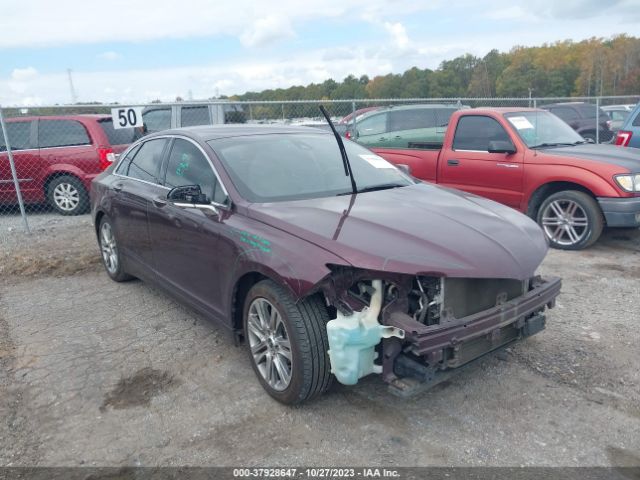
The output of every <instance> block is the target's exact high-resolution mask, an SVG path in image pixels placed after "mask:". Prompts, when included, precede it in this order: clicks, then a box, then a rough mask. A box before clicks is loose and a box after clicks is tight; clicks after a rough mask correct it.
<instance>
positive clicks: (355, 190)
mask: <svg viewBox="0 0 640 480" xmlns="http://www.w3.org/2000/svg"><path fill="white" fill-rule="evenodd" d="M320 111H321V112H322V115H324V118H326V119H327V123H329V126H330V127H331V131H332V132H333V136H334V137H336V142H338V149H339V150H340V155H341V156H342V164H343V165H344V174H345V176H347V177H349V179H350V180H351V194H352V195H355V194H356V193H358V188H357V187H356V180H355V178H353V170H352V169H351V163H350V162H349V157H348V156H347V149H346V148H344V142H343V141H342V138H341V137H340V134H339V133H338V131H337V130H336V127H335V126H334V125H333V122H332V121H331V118H330V117H329V112H327V109H326V108H324V105H320Z"/></svg>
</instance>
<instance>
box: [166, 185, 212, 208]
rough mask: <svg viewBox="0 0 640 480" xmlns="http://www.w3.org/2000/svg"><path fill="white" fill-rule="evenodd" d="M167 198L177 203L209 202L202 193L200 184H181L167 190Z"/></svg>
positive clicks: (203, 203) (198, 203)
mask: <svg viewBox="0 0 640 480" xmlns="http://www.w3.org/2000/svg"><path fill="white" fill-rule="evenodd" d="M167 200H170V201H172V202H178V203H192V204H194V205H205V204H209V203H210V202H209V199H208V198H207V196H206V195H205V194H204V193H202V190H201V189H200V185H182V186H180V187H174V188H172V189H171V190H169V193H168V194H167Z"/></svg>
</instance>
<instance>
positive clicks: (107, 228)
mask: <svg viewBox="0 0 640 480" xmlns="http://www.w3.org/2000/svg"><path fill="white" fill-rule="evenodd" d="M98 245H99V246H100V254H101V256H102V264H103V265H104V269H105V270H106V271H107V275H109V277H111V280H113V281H115V282H126V281H127V280H131V279H133V278H134V277H132V276H131V275H129V274H128V273H127V272H125V271H124V269H123V265H122V260H121V255H120V250H119V248H118V242H117V240H116V234H115V232H114V230H113V225H112V224H111V220H110V219H109V218H108V217H107V216H103V217H102V218H101V219H100V225H99V226H98Z"/></svg>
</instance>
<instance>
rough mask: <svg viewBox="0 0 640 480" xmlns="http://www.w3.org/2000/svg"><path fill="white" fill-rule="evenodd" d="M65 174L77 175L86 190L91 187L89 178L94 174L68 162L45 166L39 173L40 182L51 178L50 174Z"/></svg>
mask: <svg viewBox="0 0 640 480" xmlns="http://www.w3.org/2000/svg"><path fill="white" fill-rule="evenodd" d="M61 173H62V174H65V175H73V176H74V177H77V178H78V179H79V180H80V181H81V182H82V183H83V185H84V187H85V188H86V189H87V192H88V191H89V190H90V187H91V180H92V179H93V177H94V176H95V175H88V174H87V172H85V171H84V170H81V169H79V168H78V167H76V166H74V165H71V164H68V163H56V164H54V165H49V166H47V167H46V168H45V169H44V170H43V171H42V173H41V178H42V184H43V185H44V183H45V182H46V180H47V179H49V178H51V176H52V175H58V174H61Z"/></svg>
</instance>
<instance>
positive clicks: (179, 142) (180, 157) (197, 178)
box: [164, 138, 225, 203]
mask: <svg viewBox="0 0 640 480" xmlns="http://www.w3.org/2000/svg"><path fill="white" fill-rule="evenodd" d="M164 183H165V185H166V186H167V187H169V188H173V187H180V186H182V185H200V189H201V190H202V193H204V194H205V195H206V196H207V197H208V198H209V199H211V200H213V201H215V202H217V203H224V201H225V194H224V192H223V191H222V188H221V187H220V184H219V183H218V179H217V178H216V175H215V173H214V172H213V169H212V168H211V165H210V164H209V161H208V160H207V159H206V158H205V156H204V155H203V153H202V151H201V150H200V149H199V148H198V147H197V146H196V145H194V144H193V143H191V142H189V141H187V140H183V139H181V138H177V139H176V140H175V141H174V142H173V147H171V153H170V154H169V160H168V161H167V173H166V175H165V182H164Z"/></svg>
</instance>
